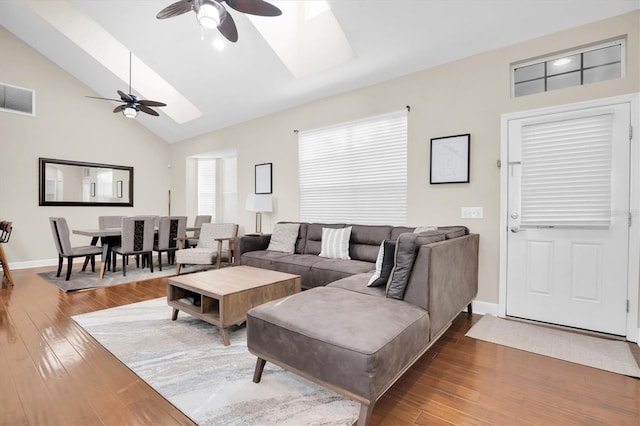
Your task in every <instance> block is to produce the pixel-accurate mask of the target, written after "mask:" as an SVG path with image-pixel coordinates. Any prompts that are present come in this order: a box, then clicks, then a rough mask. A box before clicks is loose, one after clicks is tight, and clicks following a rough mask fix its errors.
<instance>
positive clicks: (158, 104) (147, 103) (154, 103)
mask: <svg viewBox="0 0 640 426" xmlns="http://www.w3.org/2000/svg"><path fill="white" fill-rule="evenodd" d="M138 104H140V105H144V106H153V107H163V106H167V104H165V103H163V102H158V101H148V100H146V99H141V100H139V101H138Z"/></svg>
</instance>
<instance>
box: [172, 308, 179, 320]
mask: <svg viewBox="0 0 640 426" xmlns="http://www.w3.org/2000/svg"><path fill="white" fill-rule="evenodd" d="M178 312H180V311H179V310H177V309H176V308H173V314H171V321H175V320H177V319H178Z"/></svg>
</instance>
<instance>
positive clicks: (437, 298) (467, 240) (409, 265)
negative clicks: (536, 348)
mask: <svg viewBox="0 0 640 426" xmlns="http://www.w3.org/2000/svg"><path fill="white" fill-rule="evenodd" d="M345 226H351V228H352V231H351V239H350V241H349V255H350V257H351V259H350V260H346V259H326V258H322V257H319V256H318V254H319V252H320V240H321V236H322V228H327V227H345ZM413 230H414V228H407V227H392V226H363V225H343V224H331V225H323V224H309V223H302V224H300V229H299V234H298V239H297V241H296V246H295V252H294V253H292V254H287V253H278V252H270V251H268V250H266V248H267V246H268V242H269V236H267V235H263V236H254V237H242V238H240V239H239V240H238V241H237V243H236V253H235V256H236V259H237V261H239V262H240V263H241V264H245V265H251V266H255V267H260V268H266V269H273V270H278V271H283V272H289V273H295V274H298V275H301V276H302V286H303V288H307V289H308V290H305V291H303V292H301V293H297V294H295V295H292V296H289V297H287V298H285V299H280V300H277V301H274V302H270V303H266V304H264V305H260V306H257V307H255V308H253V309H251V310H250V311H249V312H248V314H247V345H248V348H249V351H250V352H251V353H253V354H254V355H256V356H257V357H258V358H257V362H256V370H255V373H254V382H256V383H258V382H259V381H260V378H261V376H262V371H263V368H264V365H265V363H266V362H267V361H269V362H272V363H274V364H277V365H280V366H281V367H283V368H285V369H288V370H291V371H293V372H295V373H297V374H299V375H301V376H303V377H306V378H308V379H310V380H313V381H315V382H317V383H320V384H322V385H324V386H326V387H328V388H330V389H333V390H334V391H336V392H339V393H341V394H343V395H345V396H347V397H348V398H351V399H353V400H355V401H358V402H359V403H360V404H361V409H360V416H359V420H358V424H360V425H366V424H367V423H368V421H369V419H370V416H371V413H372V411H373V407H374V404H375V401H376V400H377V399H378V398H379V397H380V396H381V395H382V394H383V393H384V392H385V391H386V390H387V389H388V388H389V387H391V385H392V384H393V383H394V382H395V381H396V380H397V379H398V378H399V377H400V376H401V375H402V374H403V373H404V372H405V371H406V370H407V369H408V368H409V367H410V366H411V365H412V364H413V363H414V362H415V361H417V360H418V359H419V358H420V357H421V356H422V355H423V354H424V353H425V352H426V351H427V349H428V348H429V347H430V346H431V345H432V344H433V343H434V342H435V341H436V340H437V339H438V338H439V337H440V336H441V335H442V334H443V333H444V332H445V331H446V329H447V328H448V326H449V325H450V323H451V321H452V320H453V319H454V318H455V317H456V316H457V315H458V314H459V313H460V312H461V311H462V310H463V309H464V308H465V307H468V309H469V312H470V311H471V301H472V300H473V298H474V297H475V296H476V293H477V288H478V244H479V236H478V235H477V234H470V233H469V232H468V230H467V229H466V228H465V227H440V228H438V229H437V230H432V231H428V232H424V233H420V234H413V233H412V232H413ZM384 240H395V241H396V242H395V246H396V248H395V253H394V259H395V261H394V265H393V270H392V273H391V276H390V278H389V280H388V283H387V285H382V286H379V287H370V286H368V285H367V284H368V282H369V281H370V278H371V276H372V274H373V272H374V269H375V262H376V259H377V256H378V252H379V250H380V245H381V243H382V241H384ZM398 283H400V284H401V286H402V289H401V291H399V292H398V291H397V286H398ZM394 286H396V287H395V288H394Z"/></svg>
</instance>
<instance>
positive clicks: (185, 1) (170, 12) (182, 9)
mask: <svg viewBox="0 0 640 426" xmlns="http://www.w3.org/2000/svg"><path fill="white" fill-rule="evenodd" d="M191 10H193V0H180V1H178V2H175V3H172V4H170V5H169V6H167V7H165V8H164V9H162V10H161V11H160V12H158V14H157V15H156V18H158V19H167V18H173V17H174V16H178V15H182V14H183V13H187V12H189V11H191Z"/></svg>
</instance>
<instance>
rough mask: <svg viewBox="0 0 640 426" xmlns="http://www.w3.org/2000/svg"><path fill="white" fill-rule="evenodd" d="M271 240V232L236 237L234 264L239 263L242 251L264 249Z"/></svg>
mask: <svg viewBox="0 0 640 426" xmlns="http://www.w3.org/2000/svg"><path fill="white" fill-rule="evenodd" d="M269 241H271V234H262V235H244V236H242V237H238V238H237V239H236V241H235V245H234V264H236V265H240V264H241V258H242V254H243V253H247V252H249V251H257V250H266V249H267V247H269Z"/></svg>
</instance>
